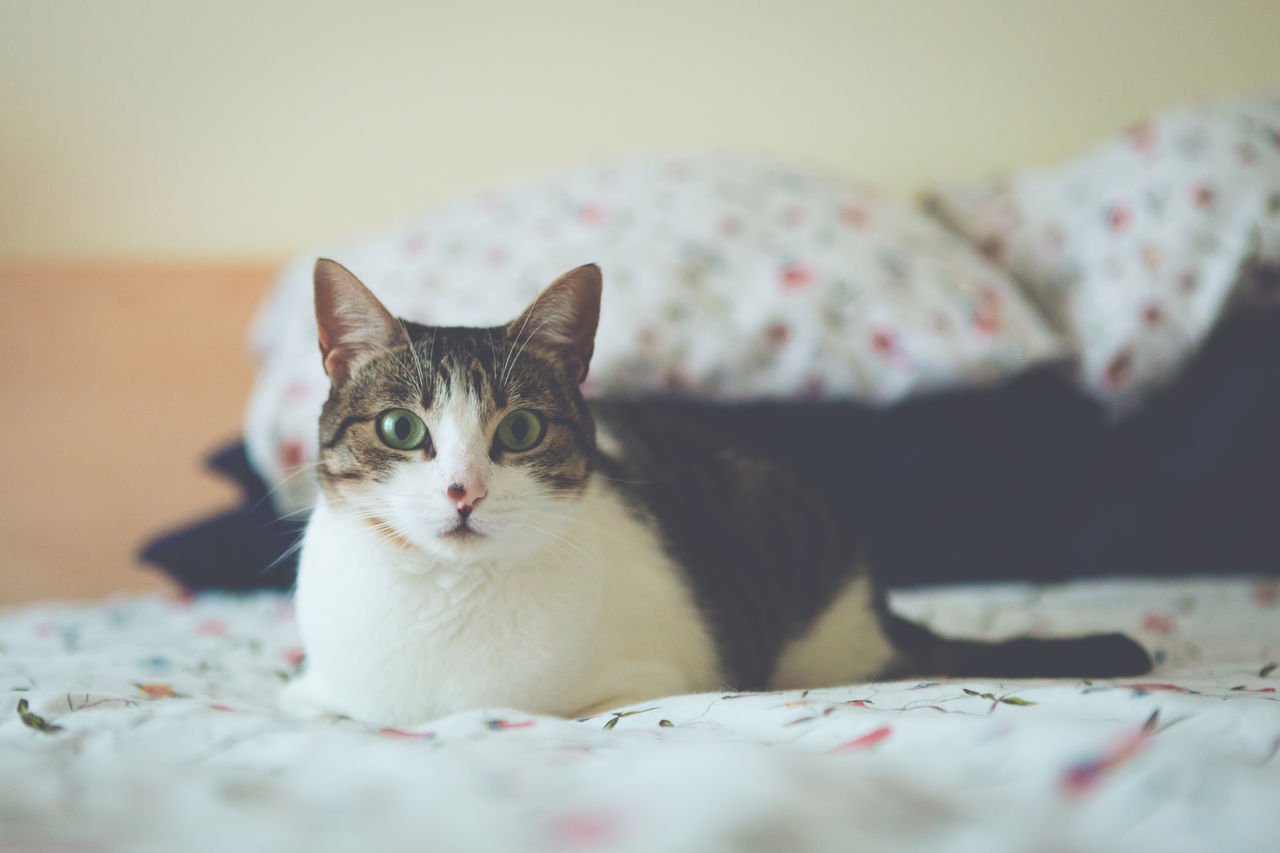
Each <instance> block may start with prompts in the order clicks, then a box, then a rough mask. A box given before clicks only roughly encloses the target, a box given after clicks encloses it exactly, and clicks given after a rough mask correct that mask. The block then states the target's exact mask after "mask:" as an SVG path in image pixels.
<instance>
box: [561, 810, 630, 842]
mask: <svg viewBox="0 0 1280 853" xmlns="http://www.w3.org/2000/svg"><path fill="white" fill-rule="evenodd" d="M617 825H618V822H617V820H616V819H615V818H614V817H612V816H611V815H607V814H602V813H600V812H578V813H576V814H567V815H561V816H560V817H557V818H555V819H554V820H552V821H551V824H550V826H549V828H548V830H549V834H550V835H551V840H552V842H553V846H555V847H570V848H573V847H598V846H600V845H602V844H605V843H606V842H608V841H609V840H610V839H611V838H613V837H614V836H615V835H616V834H617Z"/></svg>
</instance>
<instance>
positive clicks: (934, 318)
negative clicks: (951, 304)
mask: <svg viewBox="0 0 1280 853" xmlns="http://www.w3.org/2000/svg"><path fill="white" fill-rule="evenodd" d="M929 325H930V326H932V327H933V330H934V331H935V332H938V333H939V334H942V333H945V332H949V331H951V321H950V320H948V319H947V315H946V314H943V313H942V312H941V311H932V312H930V313H929Z"/></svg>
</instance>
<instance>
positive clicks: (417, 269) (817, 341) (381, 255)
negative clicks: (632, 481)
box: [246, 155, 1062, 507]
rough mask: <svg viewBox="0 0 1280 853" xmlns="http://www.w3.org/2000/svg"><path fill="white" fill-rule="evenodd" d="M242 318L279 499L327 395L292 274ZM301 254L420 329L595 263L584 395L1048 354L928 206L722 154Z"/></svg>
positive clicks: (991, 371) (309, 311) (904, 388)
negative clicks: (597, 299) (922, 209)
mask: <svg viewBox="0 0 1280 853" xmlns="http://www.w3.org/2000/svg"><path fill="white" fill-rule="evenodd" d="M316 254H317V253H315V252H309V253H307V254H305V255H304V256H302V257H301V258H299V259H298V260H297V261H296V262H295V263H293V264H291V265H290V266H289V267H288V268H287V269H286V270H285V272H284V273H283V275H282V276H281V278H280V280H279V282H278V284H277V285H276V287H275V289H274V292H273V293H272V294H271V295H270V296H269V298H268V300H267V302H266V304H265V305H264V306H263V308H262V309H261V310H260V312H259V316H258V317H257V319H256V321H255V324H254V327H253V330H252V333H251V334H252V346H253V350H254V352H255V354H256V356H257V365H258V369H257V381H256V387H255V389H254V392H253V396H252V400H251V403H250V407H249V412H248V424H247V435H246V440H247V442H248V446H249V449H250V456H251V458H252V460H253V462H254V464H255V466H256V467H257V468H258V470H259V471H260V473H261V474H262V475H263V477H264V479H266V480H267V481H268V482H269V483H271V484H273V485H274V486H277V487H278V488H279V491H278V492H277V495H278V496H279V501H278V503H279V505H281V506H284V507H297V506H299V505H302V504H303V503H304V501H305V499H306V498H307V497H308V496H309V494H310V489H311V485H310V483H309V482H306V479H307V478H305V477H297V478H295V479H296V480H297V482H296V483H295V482H286V481H287V478H288V477H290V476H291V475H292V474H294V473H295V472H299V471H303V470H309V465H310V463H312V462H313V461H314V458H315V441H316V438H315V433H316V426H315V421H316V417H317V415H318V412H319V409H320V406H321V403H322V402H323V400H324V398H325V395H326V393H327V389H328V380H327V379H326V377H325V375H324V372H323V370H322V369H321V364H320V358H319V356H318V355H317V351H316V329H315V321H314V311H313V308H312V283H311V268H312V264H313V263H314V260H315V257H316ZM319 254H324V255H328V256H330V257H333V258H334V259H335V260H338V261H340V262H341V263H343V264H345V265H346V266H347V267H348V268H349V269H351V271H352V272H354V273H355V274H356V275H357V276H359V277H360V278H361V279H362V280H363V281H364V282H365V283H366V284H367V285H368V286H369V287H370V289H372V290H373V291H374V293H376V294H377V295H378V296H379V297H380V298H381V299H382V300H383V301H384V302H385V303H386V305H387V307H388V308H389V309H390V310H391V311H393V312H394V313H396V314H399V315H402V316H404V317H406V318H408V319H411V320H416V321H418V322H422V323H434V324H444V325H472V324H482V325H493V324H497V323H502V322H506V321H508V320H510V319H512V318H514V317H515V316H516V315H517V314H518V313H519V312H520V310H521V309H522V308H523V307H524V306H525V305H526V304H527V303H528V302H529V301H530V300H531V299H532V298H533V297H534V296H535V295H536V294H537V293H538V291H539V290H540V289H541V288H542V287H544V286H545V285H547V284H549V283H550V282H551V281H552V280H554V279H555V278H556V277H557V276H558V275H560V274H561V273H563V272H564V271H566V270H568V269H571V268H572V267H575V266H578V265H579V264H582V263H586V262H590V261H595V262H598V263H599V264H600V265H601V266H602V268H603V270H604V278H605V290H604V300H603V306H602V310H601V316H600V329H599V333H598V335H597V340H596V349H595V355H594V358H593V360H592V367H591V374H590V377H589V379H588V381H587V385H586V386H585V390H586V392H587V393H588V394H591V395H596V396H613V397H620V396H626V397H635V396H643V395H663V396H676V397H687V398H698V399H704V400H723V401H745V400H781V399H804V400H815V399H833V398H840V399H848V398H857V399H861V400H868V401H874V402H880V403H887V402H892V401H896V400H899V399H902V398H903V397H905V396H907V395H911V394H917V393H920V392H926V391H932V390H936V389H942V388H946V387H950V386H954V385H957V384H960V383H975V382H987V381H990V380H994V379H997V378H1000V377H1004V376H1007V375H1009V374H1010V373H1012V372H1015V371H1019V370H1021V369H1023V368H1025V367H1027V366H1028V365H1030V364H1033V363H1035V362H1038V361H1041V360H1043V359H1048V358H1053V357H1057V356H1059V355H1060V354H1061V351H1062V350H1061V345H1060V343H1059V342H1058V340H1057V338H1056V337H1055V335H1054V334H1053V333H1052V332H1051V331H1050V330H1049V328H1048V327H1047V326H1046V325H1045V324H1044V323H1043V321H1042V320H1041V319H1040V318H1039V316H1038V315H1037V313H1036V312H1035V310H1034V309H1033V308H1032V307H1031V306H1030V305H1029V304H1028V303H1026V302H1025V301H1024V300H1023V299H1022V298H1021V296H1020V295H1019V293H1018V291H1017V289H1016V287H1015V286H1014V285H1013V283H1012V281H1011V280H1010V279H1009V278H1008V277H1007V275H1006V274H1005V273H1004V272H1002V271H1001V270H1000V269H998V268H997V267H996V266H994V265H992V264H990V263H988V262H987V261H986V260H984V259H983V258H982V257H981V256H980V255H979V254H978V253H977V252H975V251H973V250H972V249H971V248H970V247H969V246H968V245H966V244H965V243H964V241H963V240H961V239H959V238H957V237H955V236H953V235H951V234H949V233H948V232H947V231H946V230H945V229H944V228H942V227H940V226H938V225H937V224H936V223H934V222H932V221H931V220H930V219H929V218H928V217H927V216H925V215H923V214H921V213H918V212H915V211H912V210H910V209H908V208H906V207H903V206H901V205H898V204H896V203H894V202H892V201H890V200H888V199H886V198H883V197H881V196H880V195H878V194H877V193H875V192H873V191H871V190H869V189H867V188H865V187H860V186H854V185H851V184H849V183H847V182H844V181H839V180H834V179H831V178H827V177H823V176H821V175H818V174H813V173H810V172H806V171H801V170H797V169H792V168H787V167H784V166H779V165H775V164H771V163H767V162H763V161H760V160H756V159H752V158H747V157H736V156H711V155H705V156H697V157H684V158H639V159H628V160H620V161H616V162H611V163H608V164H605V165H601V166H598V167H594V168H585V169H579V170H575V171H571V172H568V173H566V174H562V175H558V176H554V177H549V178H542V179H538V180H533V181H529V182H524V183H519V184H516V185H513V186H510V187H507V188H504V189H499V190H495V191H489V192H483V193H479V194H476V195H473V196H471V197H469V198H465V199H463V200H461V201H459V202H457V203H455V204H452V205H450V206H447V207H445V208H444V209H442V210H440V211H438V212H436V213H433V214H431V215H429V216H425V217H422V218H420V219H418V220H415V221H413V222H410V223H408V224H406V225H404V226H401V227H399V228H393V229H390V230H388V231H386V232H385V233H383V234H381V235H378V236H375V237H373V238H371V239H367V240H362V241H357V242H353V243H351V244H348V245H340V246H329V247H325V248H323V249H322V250H321V251H320V252H319Z"/></svg>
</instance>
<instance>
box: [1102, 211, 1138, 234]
mask: <svg viewBox="0 0 1280 853" xmlns="http://www.w3.org/2000/svg"><path fill="white" fill-rule="evenodd" d="M1131 221H1133V213H1132V212H1131V211H1130V210H1129V208H1127V207H1124V206H1121V205H1116V206H1114V207H1111V208H1108V209H1107V227H1108V228H1110V229H1111V230H1112V231H1115V232H1117V233H1119V232H1121V231H1123V230H1125V229H1126V228H1128V227H1129V223H1130V222H1131Z"/></svg>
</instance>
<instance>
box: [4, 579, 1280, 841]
mask: <svg viewBox="0 0 1280 853" xmlns="http://www.w3.org/2000/svg"><path fill="white" fill-rule="evenodd" d="M1278 597H1280V584H1278V583H1277V582H1275V581H1259V580H1245V579H1239V580H1223V579H1214V580H1187V581H1151V582H1134V581H1123V582H1121V581H1111V582H1091V583H1086V584H1072V585H1066V586H1060V587H1030V586H1028V587H1012V586H1001V587H969V588H958V589H953V590H940V591H938V590H935V591H931V592H928V593H910V594H900V595H898V596H897V597H896V606H897V607H898V609H899V610H901V611H903V612H904V613H907V614H908V615H913V616H920V617H924V618H926V619H927V620H928V621H930V622H931V623H932V624H933V625H934V626H935V627H937V628H938V629H940V630H942V631H950V632H957V633H967V634H971V635H975V636H988V637H994V636H998V635H1001V634H1006V633H1012V632H1018V631H1025V630H1031V631H1035V632H1037V633H1044V634H1053V633H1070V632H1074V631H1077V630H1089V629H1098V628H1107V629H1121V630H1125V631H1127V632H1130V633H1131V634H1133V635H1134V636H1136V637H1138V638H1139V639H1141V641H1142V642H1143V643H1144V644H1146V645H1147V647H1148V648H1149V649H1151V650H1152V651H1153V652H1154V653H1155V654H1156V656H1157V658H1158V660H1159V661H1160V663H1159V666H1158V668H1157V670H1156V672H1155V673H1153V674H1152V675H1151V676H1149V677H1143V678H1140V679H1130V680H1120V681H1115V682H1113V681H1097V682H1093V683H1090V682H1087V681H1065V680H1059V681H1047V680H1022V681H1003V682H1000V681H975V680H952V679H947V680H942V681H938V682H932V681H930V682H920V683H917V682H900V683H890V684H866V685H857V686H851V687H840V688H834V689H825V690H812V691H807V692H800V691H796V692H788V693H766V694H744V695H734V694H729V693H719V694H711V695H701V696H681V697H675V698H669V699H661V700H657V701H654V702H651V703H647V704H645V705H640V706H635V707H633V708H630V709H626V710H625V711H624V712H620V713H612V714H605V715H601V716H598V717H594V718H591V719H587V720H583V721H569V720H559V719H550V718H545V717H537V716H531V715H529V714H525V713H520V712H518V711H514V710H509V709H496V708H495V709H489V710H485V711H477V712H474V713H466V714H459V715H455V716H452V717H448V718H446V719H441V720H435V721H433V722H431V723H430V724H427V725H423V726H420V727H416V728H414V729H413V730H412V731H397V730H381V731H379V730H377V729H373V728H370V727H367V726H364V725H361V724H359V723H355V722H352V721H349V720H336V719H335V720H310V721H308V720H298V719H293V718H290V717H288V716H286V715H285V714H283V713H281V712H278V711H276V710H275V708H274V705H273V702H274V696H275V693H276V691H277V689H278V688H279V687H280V685H281V683H282V682H283V681H285V680H287V679H288V678H290V677H291V676H292V675H293V674H294V673H295V672H296V671H297V666H298V662H299V654H300V653H299V650H298V645H297V635H296V632H295V630H294V626H293V621H292V614H291V610H290V607H289V604H288V601H287V600H286V599H284V598H281V597H279V596H275V595H257V596H252V597H248V598H229V597H202V598H198V599H195V600H193V601H167V600H163V599H160V598H137V599H127V600H120V601H113V602H109V603H105V604H96V605H84V606H66V605H49V606H38V607H26V608H21V609H13V610H8V611H4V612H3V614H2V615H0V696H3V697H7V698H5V699H4V701H5V702H7V703H8V706H7V708H3V709H2V713H0V771H2V772H0V849H5V850H8V849H14V848H16V849H42V850H43V849H49V847H51V846H52V847H57V848H64V847H71V848H72V849H82V848H83V849H95V850H96V849H116V848H122V847H128V848H139V847H144V848H155V849H165V850H195V849H237V850H289V849H306V850H315V849H353V850H354V849H361V850H366V849H368V850H401V849H403V850H446V851H455V850H456V851H462V850H627V851H667V850H689V851H716V850H752V851H799V850H842V851H843V850H869V851H879V850H906V849H912V850H945V851H967V850H975V851H983V853H998V852H999V851H1006V850H1008V851H1076V850H1078V851H1105V850H1125V851H1135V850H1137V851H1142V850H1152V851H1155V850H1160V851H1167V850H1222V851H1226V850H1276V849H1280V757H1277V751H1280V697H1278V696H1277V693H1276V687H1277V686H1280V670H1276V669H1275V664H1274V662H1275V661H1276V660H1277V659H1280V607H1278V602H1277V598H1278ZM20 705H21V707H22V708H23V709H25V711H24V712H20V711H19V710H18V708H19V706H20Z"/></svg>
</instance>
